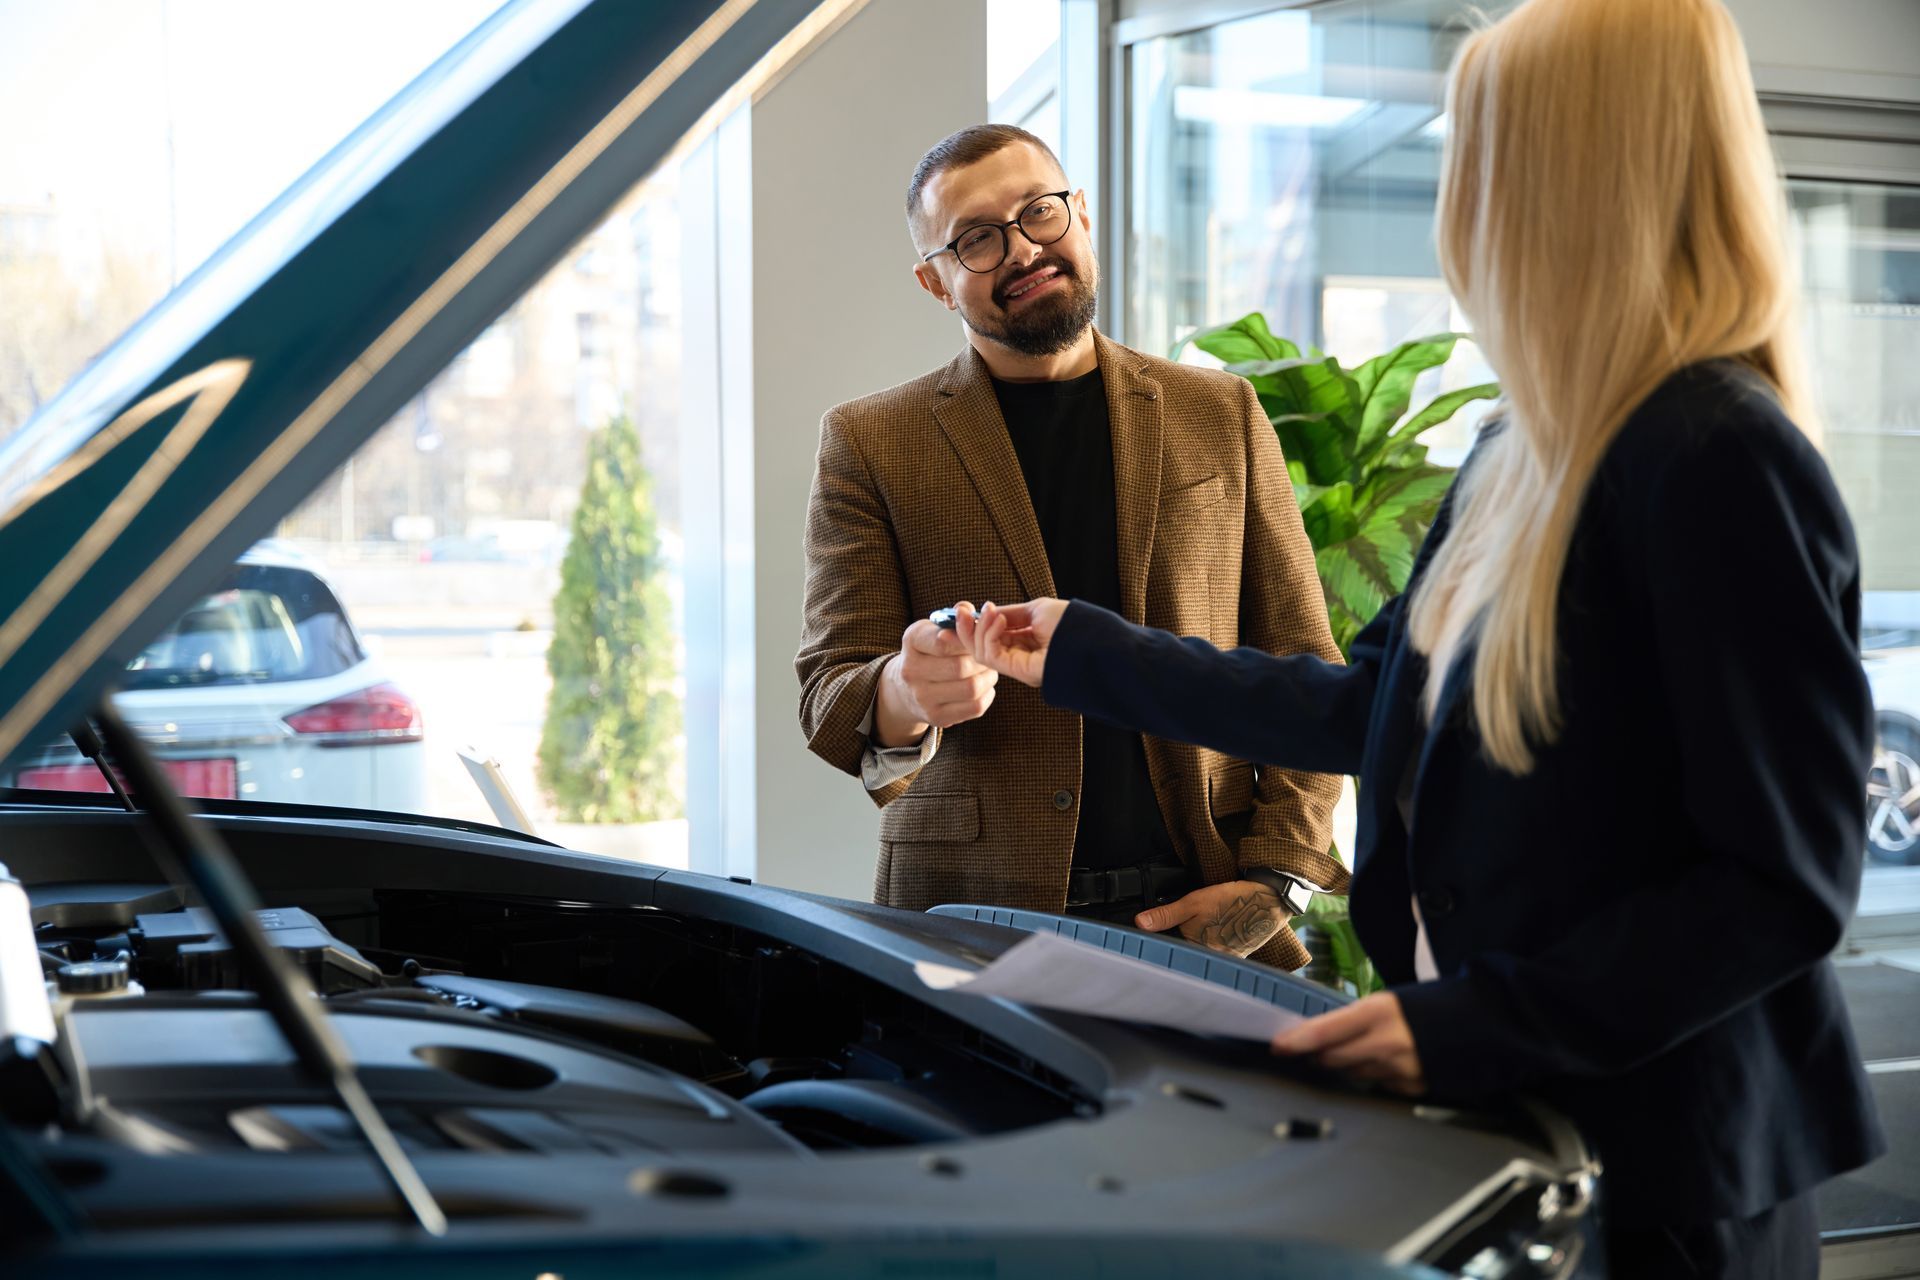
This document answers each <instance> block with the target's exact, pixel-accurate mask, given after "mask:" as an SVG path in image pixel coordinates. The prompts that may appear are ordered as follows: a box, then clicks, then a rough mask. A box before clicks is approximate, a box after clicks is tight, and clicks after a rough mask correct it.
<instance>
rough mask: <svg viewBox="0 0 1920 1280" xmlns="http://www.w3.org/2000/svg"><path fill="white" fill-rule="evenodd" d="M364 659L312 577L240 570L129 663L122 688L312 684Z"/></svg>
mask: <svg viewBox="0 0 1920 1280" xmlns="http://www.w3.org/2000/svg"><path fill="white" fill-rule="evenodd" d="M365 657H366V654H365V653H364V652H362V650H361V648H360V642H359V640H358V639H357V638H356V637H355V636H354V633H353V628H352V627H351V626H349V625H348V624H347V619H346V616H345V614H344V613H343V612H342V611H341V608H340V602H339V601H338V600H336V599H335V598H334V595H333V592H331V591H329V590H328V589H327V587H326V584H325V583H323V582H321V581H320V579H319V578H317V577H315V576H314V575H313V574H312V573H311V572H309V571H307V570H305V569H298V568H290V567H281V566H272V565H257V564H240V565H236V566H235V567H234V568H233V570H232V572H230V573H229V574H228V575H227V580H226V581H225V582H224V583H223V584H222V585H221V587H220V589H219V590H218V591H215V592H213V593H211V594H210V595H207V596H204V597H202V598H201V599H200V601H199V602H198V603H196V604H195V605H194V606H193V608H191V609H189V610H188V611H187V612H186V613H185V614H184V615H182V616H181V618H180V620H179V621H177V622H175V623H174V624H173V625H172V626H170V627H168V628H167V629H166V631H164V632H163V633H161V635H160V636H159V637H158V638H157V639H155V640H154V642H153V643H152V644H150V645H148V646H147V647H146V648H145V649H143V650H142V651H141V653H140V656H139V657H137V658H135V659H134V660H133V661H132V662H131V663H129V664H128V666H127V674H126V677H125V678H124V679H123V680H122V682H121V687H122V688H123V689H125V690H128V691H133V690H142V689H171V688H179V687H182V686H189V685H196V686H197V685H224V684H257V683H262V682H266V681H273V680H315V679H320V678H322V677H324V676H331V675H338V674H339V673H340V672H342V671H345V670H346V669H347V668H349V667H351V666H353V665H354V664H355V663H358V662H361V661H363V660H364V659H365Z"/></svg>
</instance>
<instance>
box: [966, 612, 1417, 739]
mask: <svg viewBox="0 0 1920 1280" xmlns="http://www.w3.org/2000/svg"><path fill="white" fill-rule="evenodd" d="M1399 609H1400V601H1399V599H1397V598H1396V599H1395V600H1393V601H1391V602H1389V603H1388V605H1387V606H1386V608H1384V609H1382V610H1381V611H1380V614H1379V616H1378V617H1376V618H1375V619H1374V620H1373V622H1372V623H1371V624H1370V625H1369V626H1368V627H1367V628H1366V630H1364V631H1362V632H1361V633H1360V635H1359V636H1358V637H1356V638H1355V640H1354V643H1353V652H1352V661H1351V665H1348V666H1344V667H1343V666H1339V665H1336V664H1334V663H1330V662H1327V661H1325V660H1323V659H1321V658H1318V657H1315V656H1313V655H1311V654H1294V655H1291V656H1288V657H1284V658H1277V657H1275V656H1274V655H1272V654H1270V653H1266V652H1264V651H1262V650H1259V649H1245V648H1242V649H1232V650H1227V651H1224V652H1223V651H1222V650H1219V649H1216V648H1214V647H1213V645H1211V644H1209V643H1207V642H1206V641H1205V640H1200V639H1182V638H1180V637H1178V636H1174V635H1171V634H1169V633H1168V632H1165V631H1156V630H1153V629H1151V628H1148V627H1141V626H1136V625H1134V624H1133V623H1131V622H1128V621H1127V620H1126V619H1124V618H1121V617H1120V616H1119V615H1117V614H1114V613H1110V612H1109V611H1107V610H1105V609H1102V608H1100V607H1099V606H1097V605H1090V604H1087V603H1086V602H1085V601H1080V600H1076V601H1073V602H1072V603H1071V604H1068V603H1066V602H1064V601H1060V600H1035V601H1032V602H1031V603H1028V604H1024V605H1013V606H1010V607H1007V608H999V607H996V606H994V605H991V604H990V605H988V606H987V607H986V609H985V610H984V611H983V612H982V613H981V615H980V616H979V617H978V618H977V619H976V618H974V617H972V616H970V615H968V614H967V613H966V612H965V611H963V616H962V619H961V628H962V629H961V638H962V639H963V640H967V641H969V642H970V643H972V645H973V647H974V653H975V657H976V659H977V660H978V661H980V662H982V663H985V664H986V665H988V666H990V667H993V668H994V669H995V670H997V671H999V672H1000V673H1001V674H1002V675H1007V676H1012V677H1013V678H1014V679H1016V680H1021V681H1023V682H1025V683H1027V684H1030V685H1034V686H1036V687H1038V688H1039V689H1040V691H1041V694H1042V696H1044V697H1045V698H1046V700H1047V702H1048V703H1050V704H1052V705H1053V706H1057V707H1063V708H1065V709H1067V710H1069V711H1076V712H1078V713H1080V714H1081V715H1084V716H1090V717H1092V718H1093V719H1096V720H1101V721H1105V722H1106V723H1108V724H1112V725H1117V726H1119V727H1120V728H1123V729H1132V730H1135V731H1137V732H1140V733H1150V734H1152V735H1154V736H1155V737H1158V738H1166V739H1169V740H1171V741H1175V742H1191V743H1194V744H1196V745H1199V746H1203V747H1208V748H1211V749H1213V750H1215V751H1220V752H1223V753H1225V754H1227V755H1230V756H1236V757H1238V758H1240V759H1242V760H1256V761H1259V762H1260V763H1262V764H1270V765H1277V766H1279V767H1281V768H1287V769H1306V770H1311V771H1313V772H1316V773H1352V774H1357V773H1359V772H1360V758H1361V755H1362V753H1363V751H1364V749H1365V745H1366V735H1367V722H1368V720H1369V718H1370V717H1371V716H1372V713H1373V696H1374V689H1375V685H1376V682H1377V677H1378V674H1379V669H1380V662H1381V659H1382V657H1383V655H1384V653H1385V650H1386V642H1387V635H1388V633H1389V631H1390V630H1391V628H1392V626H1393V622H1394V619H1395V618H1397V617H1398V616H1399Z"/></svg>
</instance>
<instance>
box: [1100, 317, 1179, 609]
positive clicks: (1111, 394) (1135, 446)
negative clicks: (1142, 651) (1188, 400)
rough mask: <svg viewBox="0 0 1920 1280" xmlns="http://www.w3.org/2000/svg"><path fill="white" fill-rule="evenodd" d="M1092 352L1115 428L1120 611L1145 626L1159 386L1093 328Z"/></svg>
mask: <svg viewBox="0 0 1920 1280" xmlns="http://www.w3.org/2000/svg"><path fill="white" fill-rule="evenodd" d="M1093 346H1094V352H1095V354H1096V356H1097V358H1098V360H1099V362H1100V380H1101V382H1102V383H1103V384H1104V385H1105V387H1106V392H1107V421H1108V423H1109V424H1110V428H1111V430H1112V432H1113V488H1114V513H1115V515H1116V516H1117V517H1118V519H1117V520H1116V522H1115V523H1116V526H1117V527H1116V529H1115V533H1116V535H1117V543H1118V545H1117V548H1116V549H1117V552H1118V556H1119V564H1120V605H1121V609H1120V611H1121V613H1122V614H1123V615H1124V616H1125V617H1126V619H1127V620H1128V621H1129V622H1135V623H1139V624H1140V625H1142V626H1144V625H1146V621H1147V566H1148V565H1150V564H1152V563H1153V532H1154V521H1155V519H1156V518H1157V517H1158V516H1159V514H1160V459H1161V448H1162V443H1163V431H1162V425H1161V416H1160V412H1161V403H1162V401H1161V398H1160V384H1159V383H1158V382H1156V381H1154V380H1153V379H1152V378H1149V377H1147V376H1146V373H1145V370H1146V367H1147V366H1146V361H1145V360H1143V359H1141V357H1140V356H1139V355H1138V354H1136V353H1135V352H1132V351H1129V350H1128V349H1127V348H1125V347H1123V346H1121V345H1120V344H1119V343H1117V342H1111V341H1109V340H1108V339H1107V338H1106V336H1105V335H1103V334H1101V333H1100V332H1099V331H1098V330H1095V332H1094V335H1093Z"/></svg>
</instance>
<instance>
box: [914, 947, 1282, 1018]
mask: <svg viewBox="0 0 1920 1280" xmlns="http://www.w3.org/2000/svg"><path fill="white" fill-rule="evenodd" d="M913 970H914V973H915V974H917V975H918V976H919V978H920V981H922V982H924V983H926V984H927V985H928V986H929V987H932V988H934V989H935V990H936V991H960V992H964V993H965V994H967V995H975V996H999V997H1001V998H1002V999H1006V1000H1018V1001H1020V1002H1021V1003H1022V1004H1032V1005H1038V1006H1040V1007H1041V1008H1043V1009H1063V1010H1066V1011H1067V1012H1069V1013H1091V1014H1096V1015H1098V1016H1100V1017H1103V1018H1118V1019H1121V1020H1123V1021H1127V1022H1146V1023H1151V1024H1152V1025H1154V1026H1157V1027H1173V1028H1175V1029H1177V1030H1180V1031H1192V1032H1196V1033H1198V1034H1200V1035H1212V1036H1232V1037H1234V1038H1236V1039H1241V1040H1271V1039H1273V1037H1274V1036H1276V1035H1278V1034H1279V1033H1280V1032H1281V1031H1284V1030H1285V1029H1286V1028H1288V1027H1291V1026H1293V1025H1294V1024H1295V1023H1297V1022H1300V1021H1302V1019H1301V1016H1300V1015H1299V1014H1297V1013H1294V1012H1292V1011H1291V1010H1287V1009H1281V1008H1277V1007H1276V1006H1274V1005H1270V1004H1268V1003H1267V1002H1266V1001H1264V1000H1256V999H1254V998H1253V997H1252V996H1250V995H1247V994H1245V993H1243V992H1239V991H1234V990H1231V989H1229V988H1227V987H1223V986H1220V985H1219V984H1217V983H1213V982H1208V981H1206V980H1204V979H1202V978H1196V977H1193V976H1192V975H1191V974H1185V973H1176V972H1174V971H1173V970H1172V969H1162V968H1160V967H1158V966H1157V965H1151V964H1145V963H1143V962H1141V961H1139V960H1135V959H1134V958H1133V957H1131V956H1123V955H1121V954H1119V953H1118V952H1114V951H1104V950H1102V949H1101V948H1099V947H1095V946H1091V945H1089V944H1087V943H1084V942H1074V941H1072V940H1071V939H1068V938H1062V937H1060V936H1059V935H1058V934H1052V933H1035V934H1030V935H1029V936H1027V937H1026V938H1023V939H1021V940H1020V941H1019V942H1017V943H1015V944H1014V945H1013V946H1012V947H1010V948H1009V949H1008V950H1007V951H1006V953H1005V954H1003V955H1002V956H1001V957H1000V958H999V959H998V960H995V961H994V962H993V963H992V964H990V965H988V966H987V967H986V968H984V969H979V970H968V969H956V968H954V967H953V966H951V965H944V964H932V963H929V962H927V961H921V962H920V963H919V964H916V965H915V966H914V967H913Z"/></svg>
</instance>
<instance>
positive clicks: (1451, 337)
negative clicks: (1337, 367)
mask: <svg viewBox="0 0 1920 1280" xmlns="http://www.w3.org/2000/svg"><path fill="white" fill-rule="evenodd" d="M1460 337H1461V335H1459V334H1457V333H1440V334H1434V335H1433V336H1432V337H1427V338H1415V339H1414V340H1413V341H1411V342H1403V343H1401V344H1400V345H1399V346H1397V347H1395V348H1394V349H1393V350H1392V351H1389V352H1387V354H1385V355H1383V356H1375V357H1374V358H1373V359H1371V360H1369V361H1367V362H1366V363H1365V364H1363V365H1361V366H1360V367H1359V368H1358V369H1355V370H1354V371H1353V380H1354V382H1355V384H1356V385H1357V386H1358V389H1359V393H1360V396H1359V398H1360V402H1361V405H1362V410H1361V415H1360V434H1359V439H1358V440H1357V441H1356V442H1355V445H1354V451H1353V452H1354V457H1355V458H1356V459H1357V460H1359V461H1361V462H1362V463H1364V462H1365V461H1366V460H1367V459H1369V458H1371V457H1372V456H1373V455H1374V454H1375V453H1376V452H1377V451H1378V450H1379V448H1380V445H1381V443H1382V442H1383V441H1385V440H1386V438H1387V435H1388V433H1389V432H1390V431H1391V430H1392V429H1393V425H1394V423H1396V422H1398V421H1400V419H1401V417H1402V416H1403V415H1404V414H1405V413H1406V412H1407V407H1408V406H1409V405H1410V404H1412V402H1413V384H1414V381H1415V379H1417V378H1419V376H1420V375H1421V374H1422V373H1425V372H1426V371H1427V370H1428V369H1437V368H1439V367H1440V366H1441V365H1443V364H1445V363H1446V362H1447V360H1448V359H1449V358H1450V357H1451V356H1452V355H1453V348H1454V344H1455V343H1457V342H1458V341H1459V340H1460Z"/></svg>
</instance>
